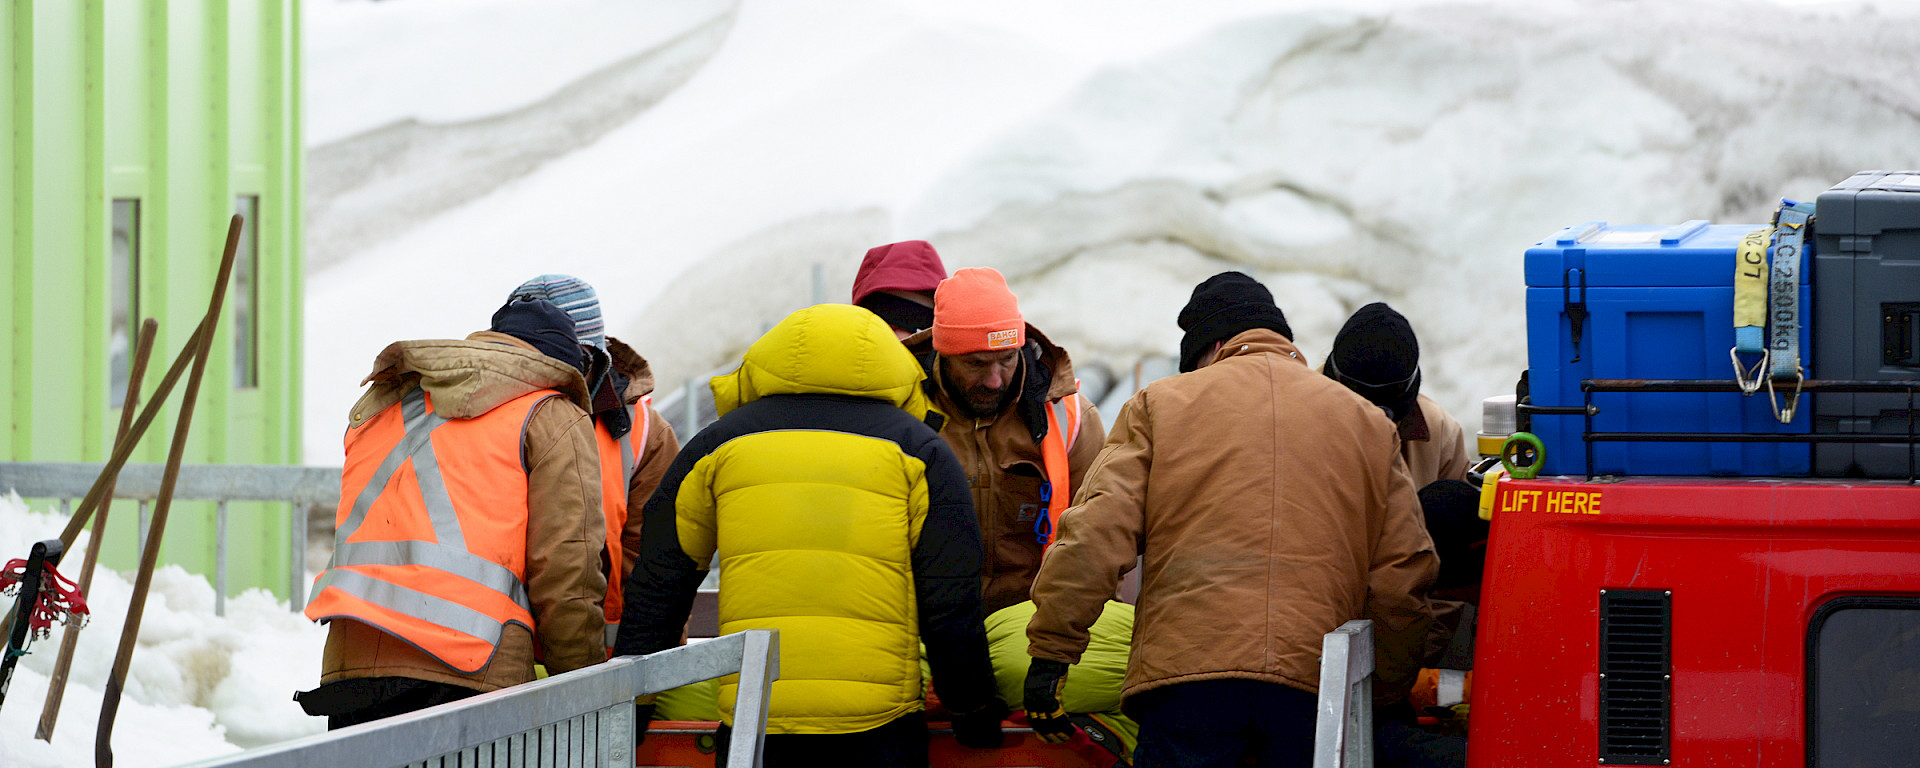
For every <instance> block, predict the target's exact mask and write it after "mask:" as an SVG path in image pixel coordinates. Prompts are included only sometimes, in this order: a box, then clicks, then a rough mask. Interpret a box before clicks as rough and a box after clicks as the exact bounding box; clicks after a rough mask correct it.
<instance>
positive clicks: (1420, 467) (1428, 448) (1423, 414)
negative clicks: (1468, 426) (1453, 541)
mask: <svg viewBox="0 0 1920 768" xmlns="http://www.w3.org/2000/svg"><path fill="white" fill-rule="evenodd" d="M1417 402H1418V403H1419V404H1420V411H1419V413H1418V414H1416V415H1414V416H1410V417H1408V418H1405V419H1401V420H1400V425H1399V427H1400V457H1401V458H1403V459H1406V460H1407V472H1408V473H1409V474H1411V475H1412V476H1413V488H1414V491H1415V492H1416V493H1417V492H1419V490H1420V489H1421V488H1425V487H1427V484H1428V483H1431V482H1433V481H1435V480H1465V479H1467V470H1468V469H1470V468H1472V467H1473V456H1472V455H1470V454H1469V453H1468V450H1467V433H1466V430H1464V429H1462V428H1461V427H1460V422H1458V421H1455V420H1454V418H1453V415H1452V414H1449V413H1447V409H1445V408H1441V407H1440V404H1439V403H1436V402H1434V401H1433V400H1431V399H1429V398H1428V397H1427V396H1426V395H1421V396H1420V397H1419V399H1418V401H1417Z"/></svg>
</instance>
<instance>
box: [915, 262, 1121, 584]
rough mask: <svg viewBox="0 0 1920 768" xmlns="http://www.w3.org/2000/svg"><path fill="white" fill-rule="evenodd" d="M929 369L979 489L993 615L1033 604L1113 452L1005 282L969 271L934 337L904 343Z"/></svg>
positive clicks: (1069, 367) (1066, 368) (958, 278)
mask: <svg viewBox="0 0 1920 768" xmlns="http://www.w3.org/2000/svg"><path fill="white" fill-rule="evenodd" d="M905 343H906V345H907V348H908V349H909V350H912V351H913V352H914V354H915V355H916V356H917V357H919V358H920V360H921V363H922V365H924V366H925V367H926V369H927V374H928V375H927V382H926V387H927V393H928V395H929V396H931V397H932V398H933V401H934V405H935V406H937V407H938V408H939V409H940V411H941V412H942V413H945V414H947V416H948V419H947V422H946V424H945V425H944V426H943V427H942V428H941V430H940V436H941V437H944V438H946V440H947V444H948V445H950V446H952V447H953V452H954V453H955V454H957V455H958V456H959V457H960V463H961V465H962V466H964V467H966V468H967V475H968V479H969V480H970V481H971V485H972V486H973V507H974V511H975V513H976V514H978V515H979V518H980V532H981V535H982V537H983V539H984V541H985V542H986V546H987V558H986V564H985V568H984V570H983V571H982V573H981V577H982V579H983V589H984V593H985V603H984V605H985V608H986V612H987V613H992V612H994V611H997V610H999V609H1001V608H1005V607H1007V606H1009V605H1013V604H1015V603H1018V602H1022V601H1024V600H1026V599H1027V592H1028V590H1029V589H1030V588H1031V587H1032V586H1033V577H1034V575H1035V574H1037V573H1039V571H1040V554H1041V552H1042V551H1044V550H1045V548H1046V546H1047V543H1048V542H1049V541H1050V540H1051V538H1052V531H1053V521H1054V520H1055V519H1056V518H1057V516H1058V514H1059V512H1060V511H1061V510H1064V509H1066V506H1067V503H1068V502H1069V501H1070V500H1071V499H1072V497H1073V490H1074V489H1075V488H1078V487H1079V486H1080V478H1081V477H1082V476H1083V475H1085V474H1086V472H1087V467H1088V466H1090V465H1091V464H1093V457H1094V456H1095V455H1097V454H1098V453H1099V452H1100V445H1101V443H1103V442H1105V441H1106V437H1107V433H1106V428H1105V427H1104V426H1102V425H1101V422H1100V414H1099V413H1097V412H1096V411H1095V410H1094V408H1093V403H1092V402H1090V401H1088V400H1087V399H1086V398H1085V397H1083V396H1081V395H1080V394H1079V392H1080V385H1079V382H1078V381H1076V380H1075V379H1074V376H1073V363H1072V361H1070V360H1069V359H1068V357H1067V351H1066V350H1064V349H1061V348H1060V347H1058V346H1055V345H1054V344H1053V342H1051V341H1048V340H1047V337H1046V336H1043V335H1041V333H1040V332H1039V331H1038V330H1036V329H1035V328H1034V327H1033V326H1031V325H1028V324H1027V322H1026V320H1025V319H1023V318H1022V317H1021V316H1020V303H1019V300H1018V299H1016V298H1015V297H1014V295H1013V291H1012V290H1009V289H1008V288H1007V280H1006V278H1005V277H1002V276H1001V275H1000V273H999V272H997V271H994V270H992V269H984V268H980V269H962V270H959V271H957V272H954V273H953V276H952V277H949V278H947V279H946V280H943V281H941V283H940V286H939V288H938V289H937V290H936V291H935V292H934V297H933V327H932V328H930V329H928V330H926V331H922V332H920V333H917V334H914V335H913V336H910V337H908V338H907V339H906V340H905Z"/></svg>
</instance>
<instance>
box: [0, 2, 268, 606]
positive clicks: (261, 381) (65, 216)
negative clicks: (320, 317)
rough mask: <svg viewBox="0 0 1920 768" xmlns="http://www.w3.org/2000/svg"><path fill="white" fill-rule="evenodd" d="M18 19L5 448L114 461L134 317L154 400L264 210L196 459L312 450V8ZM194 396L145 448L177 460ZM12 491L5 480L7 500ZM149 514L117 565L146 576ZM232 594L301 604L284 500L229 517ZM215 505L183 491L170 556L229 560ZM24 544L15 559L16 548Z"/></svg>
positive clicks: (22, 12)
mask: <svg viewBox="0 0 1920 768" xmlns="http://www.w3.org/2000/svg"><path fill="white" fill-rule="evenodd" d="M4 9H5V10H4V12H0V51H4V53H0V60H5V61H6V62H7V63H8V65H9V68H8V70H7V71H6V72H5V73H0V126H4V127H5V129H6V136H7V144H6V153H7V154H6V157H5V158H4V160H0V168H4V169H5V170H6V175H5V178H4V180H0V276H4V280H5V281H6V288H5V289H4V290H5V302H4V305H3V306H0V361H4V363H3V364H4V366H5V367H4V370H0V381H4V385H0V425H5V428H6V431H5V432H4V433H0V461H95V462H98V461H104V460H105V459H106V458H107V456H108V454H109V453H110V451H111V449H112V440H113V435H114V430H115V428H116V426H117V424H118V421H119V416H120V407H119V406H120V401H121V399H122V393H123V391H124V387H125V381H126V369H127V363H128V360H129V358H130V357H131V354H132V345H131V343H130V341H131V340H130V336H131V330H132V329H134V328H136V327H137V325H138V322H139V320H140V319H141V318H146V317H153V318H156V319H158V320H159V323H160V327H159V333H158V334H157V336H156V342H155V346H154V353H153V362H152V363H151V365H150V367H149V375H148V376H147V379H146V386H147V389H148V391H151V389H152V387H153V385H154V384H155V383H156V382H157V381H158V380H159V378H160V375H161V374H162V373H164V371H165V370H166V367H167V365H168V364H169V363H170V362H171V361H172V360H173V358H174V357H175V356H176V355H178V354H179V352H180V349H181V347H182V346H183V345H184V344H185V343H186V340H187V338H188V337H189V336H191V335H192V332H193V328H194V325H195V324H196V323H197V322H198V320H199V318H200V316H201V315H202V314H203V313H204V312H205V310H206V304H207V301H208V299H209V298H210V292H211V289H212V283H213V278H214V274H215V271H216V269H217V268H218V265H219V258H220V249H221V246H222V244H223V242H224V239H225V236H226V226H227V220H228V217H229V216H230V215H232V214H233V213H236V212H238V213H243V214H246V216H247V228H246V231H245V233H244V234H243V237H242V244H241V248H240V251H239V260H238V262H237V263H236V267H235V274H234V278H233V282H232V284H231V286H230V288H229V293H228V296H227V301H226V310H225V316H224V317H223V319H222V320H221V325H220V328H219V334H218V337H217V338H216V339H215V346H214V352H213V354H212V356H211V359H210V360H209V364H208V368H207V374H206V379H205V381H204V382H203V383H202V385H201V393H200V402H199V404H198V405H197V406H196V413H195V417H194V425H193V429H192V431H191V433H190V434H191V441H190V443H189V444H188V445H189V448H188V451H187V456H186V461H187V462H190V463H234V464H297V463H299V461H300V449H299V446H300V418H299V415H300V342H299V339H300V318H301V311H302V309H301V293H302V289H301V285H302V277H301V248H300V242H301V234H300V208H301V196H300V189H301V135H300V120H301V117H300V67H299V63H300V23H299V22H300V4H299V2H298V0H7V3H6V4H5V5H4ZM184 389H185V386H184V384H183V385H182V386H180V387H178V388H177V389H176V391H175V394H174V396H173V398H172V401H171V402H170V403H169V406H168V408H167V410H166V411H164V412H163V413H162V415H161V417H160V418H159V419H157V420H156V421H155V422H154V426H153V428H152V429H151V430H149V432H148V434H147V437H146V439H145V440H144V441H143V443H142V444H141V446H140V449H139V451H138V452H137V453H135V454H134V458H133V460H134V461H136V462H161V461H164V460H165V459H166V452H167V448H168V443H169V442H170V440H171V434H172V432H173V424H174V418H175V416H176V415H177V413H178V406H179V402H178V401H179V398H180V396H181V394H182V393H183V391H184ZM4 492H5V489H0V493H4ZM133 507H134V505H133V504H132V503H131V502H121V503H119V504H117V505H116V506H115V510H114V514H113V516H112V518H111V522H110V528H109V530H108V532H107V534H106V539H105V545H104V558H105V564H106V565H107V566H109V567H115V568H120V569H127V568H131V567H132V566H133V565H134V564H135V563H136V561H137V559H138V558H137V553H136V552H135V539H136V535H137V534H136V530H135V525H136V524H135V517H136V515H135V514H134V513H133ZM229 515H230V518H229V540H228V547H229V558H230V560H229V568H230V569H231V571H230V580H231V583H230V590H229V591H231V592H238V591H240V590H241V589H244V588H246V587H251V586H261V587H268V588H272V589H274V590H275V592H276V593H279V594H282V595H284V593H285V591H286V587H285V576H284V575H283V574H284V573H285V570H284V569H285V568H286V561H287V558H288V553H287V522H286V508H285V505H269V504H242V503H235V504H232V505H230V508H229ZM213 520H214V517H213V509H212V505H211V504H206V503H193V504H187V503H181V504H176V505H175V507H174V511H173V513H172V515H171V519H170V521H169V525H168V530H167V534H166V537H165V542H166V547H165V549H164V551H163V562H171V563H179V564H181V565H184V566H186V567H187V568H188V569H189V570H192V571H195V572H197V573H202V574H209V575H210V574H212V573H213V557H214V545H213V529H214V521H213ZM23 555H24V553H0V558H4V557H17V556H23Z"/></svg>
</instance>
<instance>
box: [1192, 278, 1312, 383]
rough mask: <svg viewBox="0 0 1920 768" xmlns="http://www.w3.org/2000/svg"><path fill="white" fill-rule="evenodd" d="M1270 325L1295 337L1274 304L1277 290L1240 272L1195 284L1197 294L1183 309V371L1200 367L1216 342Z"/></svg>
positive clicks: (1275, 330) (1288, 337)
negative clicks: (1185, 333)
mask: <svg viewBox="0 0 1920 768" xmlns="http://www.w3.org/2000/svg"><path fill="white" fill-rule="evenodd" d="M1254 328H1267V329H1270V330H1273V331H1274V332H1276V333H1279V334H1280V335H1282V336H1285V337H1287V340H1288V341H1292V340H1293V329H1292V328H1291V327H1288V326H1287V316H1286V315H1284V314H1281V312H1280V308H1279V307H1277V306H1274V304H1273V292H1271V291H1268V290H1267V287H1266V286H1264V285H1261V284H1260V281H1258V280H1255V279H1253V278H1251V277H1248V276H1247V275H1245V274H1243V273H1240V272H1222V273H1220V274H1217V275H1214V276H1213V277H1209V278H1207V279H1206V280H1205V281H1203V282H1201V283H1200V284H1199V285H1196V286H1194V287H1193V297H1192V298H1190V299H1187V305H1186V306H1185V307H1182V308H1181V309H1180V330H1183V331H1186V332H1187V335H1185V336H1183V337H1181V338H1180V372H1181V373H1186V372H1188V371H1191V370H1194V369H1196V368H1199V367H1200V362H1201V361H1200V356H1201V355H1204V354H1206V353H1207V348H1208V347H1211V346H1213V344H1214V342H1217V341H1226V340H1227V339H1231V338H1233V337H1234V336H1235V335H1237V334H1239V333H1241V332H1242V331H1249V330H1252V329H1254Z"/></svg>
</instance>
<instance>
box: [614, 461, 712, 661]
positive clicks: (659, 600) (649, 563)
mask: <svg viewBox="0 0 1920 768" xmlns="http://www.w3.org/2000/svg"><path fill="white" fill-rule="evenodd" d="M688 448H689V450H685V451H681V452H680V455H679V456H676V457H674V460H673V464H671V465H669V466H668V467H667V474H666V476H665V477H663V478H661V480H660V486H659V487H658V488H655V489H654V491H653V496H652V497H650V498H648V499H647V505H646V507H645V508H643V510H642V512H641V516H642V517H641V523H640V526H641V527H640V542H641V544H640V556H639V557H638V558H636V559H635V560H634V563H633V572H632V573H629V574H627V581H626V585H625V587H624V593H623V596H622V598H621V599H622V600H624V601H625V605H624V606H623V607H622V608H621V611H620V633H619V634H617V635H615V636H614V644H613V653H614V655H615V656H631V655H635V654H644V653H656V652H659V651H664V650H666V649H668V648H672V647H674V646H677V645H679V644H680V634H681V630H682V629H684V628H685V627H686V625H687V616H688V615H689V614H691V613H692V612H693V596H694V593H695V592H697V591H699V589H700V582H701V581H702V580H703V579H705V578H706V576H707V572H706V571H704V570H701V569H700V565H699V564H698V563H695V562H694V561H693V558H691V557H688V556H687V553H686V551H685V550H682V549H681V548H680V530H679V525H678V523H677V522H676V521H675V513H674V500H675V499H676V498H678V497H679V495H680V484H681V483H682V482H683V481H685V480H686V479H687V473H689V472H691V471H693V465H694V463H695V462H696V461H698V460H699V459H700V458H701V457H702V456H705V455H706V453H707V451H704V450H696V449H694V448H695V447H694V446H692V445H689V446H688Z"/></svg>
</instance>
